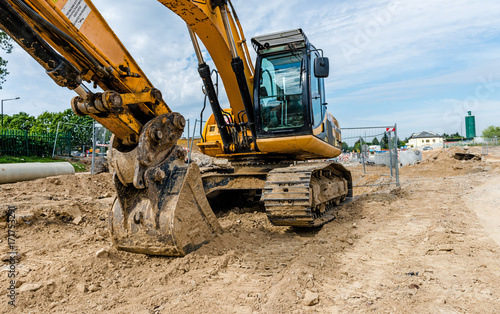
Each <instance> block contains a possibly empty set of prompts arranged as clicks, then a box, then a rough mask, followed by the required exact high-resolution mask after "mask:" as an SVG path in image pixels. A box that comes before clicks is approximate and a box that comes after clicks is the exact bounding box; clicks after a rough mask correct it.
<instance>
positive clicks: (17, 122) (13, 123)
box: [4, 111, 35, 131]
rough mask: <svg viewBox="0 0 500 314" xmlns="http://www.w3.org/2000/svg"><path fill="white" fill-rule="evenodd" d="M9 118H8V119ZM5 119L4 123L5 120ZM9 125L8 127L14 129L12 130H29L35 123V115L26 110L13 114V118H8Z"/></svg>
mask: <svg viewBox="0 0 500 314" xmlns="http://www.w3.org/2000/svg"><path fill="white" fill-rule="evenodd" d="M6 120H7V119H6ZM6 120H4V125H5V121H6ZM8 120H9V121H8V123H9V124H8V125H7V127H6V129H12V130H24V131H29V130H31V128H32V127H33V125H34V124H35V117H33V116H30V115H29V114H27V113H26V112H22V111H21V112H19V113H16V114H13V115H12V119H8Z"/></svg>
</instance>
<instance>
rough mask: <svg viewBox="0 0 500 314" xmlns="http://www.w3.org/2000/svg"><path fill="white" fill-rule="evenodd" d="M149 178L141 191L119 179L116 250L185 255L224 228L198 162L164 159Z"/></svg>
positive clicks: (114, 230) (112, 219)
mask: <svg viewBox="0 0 500 314" xmlns="http://www.w3.org/2000/svg"><path fill="white" fill-rule="evenodd" d="M159 173H160V174H161V175H159ZM145 181H146V188H145V189H140V190H139V189H136V188H134V187H132V186H128V187H127V186H124V185H122V184H121V183H120V182H119V180H116V178H115V186H116V188H117V192H118V197H117V199H115V202H114V204H113V209H112V212H111V213H110V219H109V222H110V231H111V237H112V240H113V243H114V244H115V246H116V247H117V248H118V249H121V250H124V251H129V252H134V253H143V254H149V255H166V256H184V255H186V254H188V253H189V252H192V251H194V250H196V249H198V248H199V247H200V246H201V245H203V244H204V243H207V242H208V241H210V240H211V239H212V238H214V237H215V236H216V235H217V234H219V233H221V232H222V228H221V227H220V225H219V223H218V221H217V218H216V217H215V214H214V213H213V211H212V209H211V208H210V205H209V203H208V200H207V199H206V196H205V191H204V190H203V184H202V181H201V175H200V170H199V168H198V166H197V165H196V164H190V165H189V166H185V165H178V163H175V162H165V163H163V164H162V165H160V166H159V167H155V168H152V169H148V171H147V172H146V173H145Z"/></svg>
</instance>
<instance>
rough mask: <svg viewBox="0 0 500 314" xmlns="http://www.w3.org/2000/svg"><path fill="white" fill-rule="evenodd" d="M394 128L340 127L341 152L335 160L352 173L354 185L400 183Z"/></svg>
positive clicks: (396, 137)
mask: <svg viewBox="0 0 500 314" xmlns="http://www.w3.org/2000/svg"><path fill="white" fill-rule="evenodd" d="M396 127H397V126H396V125H393V126H380V127H354V128H342V141H343V143H344V144H343V147H342V148H343V153H342V154H341V155H340V156H339V157H338V158H337V161H338V162H340V163H342V164H344V165H345V166H346V167H347V168H348V169H349V170H350V171H351V172H353V174H354V182H353V186H354V187H366V186H379V185H392V184H394V185H396V186H399V164H400V163H399V160H398V142H399V139H398V136H397V128H396ZM367 175H369V176H367Z"/></svg>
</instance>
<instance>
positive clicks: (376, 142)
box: [372, 137, 380, 145]
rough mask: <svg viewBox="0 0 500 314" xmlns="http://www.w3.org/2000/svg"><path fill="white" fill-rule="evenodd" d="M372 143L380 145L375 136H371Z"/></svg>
mask: <svg viewBox="0 0 500 314" xmlns="http://www.w3.org/2000/svg"><path fill="white" fill-rule="evenodd" d="M372 145H380V142H379V141H378V138H376V137H374V138H373V140H372Z"/></svg>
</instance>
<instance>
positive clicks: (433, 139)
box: [407, 131, 443, 148]
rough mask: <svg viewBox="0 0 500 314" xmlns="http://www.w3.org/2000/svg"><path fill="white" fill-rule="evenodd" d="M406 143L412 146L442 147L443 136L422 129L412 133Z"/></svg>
mask: <svg viewBox="0 0 500 314" xmlns="http://www.w3.org/2000/svg"><path fill="white" fill-rule="evenodd" d="M407 145H408V146H409V147H413V148H424V147H425V146H430V147H432V148H440V147H443V137H442V136H441V135H439V134H437V133H434V132H426V131H422V132H419V133H413V134H412V135H411V136H410V140H409V141H408V144H407Z"/></svg>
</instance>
